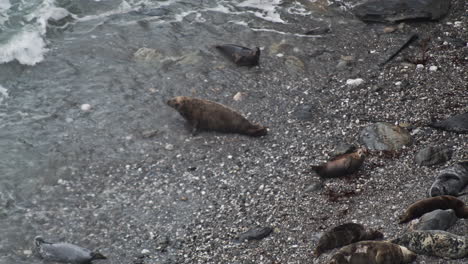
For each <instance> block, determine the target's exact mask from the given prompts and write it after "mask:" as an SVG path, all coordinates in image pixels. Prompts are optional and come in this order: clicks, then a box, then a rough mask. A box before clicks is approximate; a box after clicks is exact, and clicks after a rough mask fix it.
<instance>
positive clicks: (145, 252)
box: [141, 248, 150, 254]
mask: <svg viewBox="0 0 468 264" xmlns="http://www.w3.org/2000/svg"><path fill="white" fill-rule="evenodd" d="M149 253H150V251H149V250H148V249H146V248H145V249H143V250H142V251H141V254H149Z"/></svg>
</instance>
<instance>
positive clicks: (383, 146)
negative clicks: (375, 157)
mask: <svg viewBox="0 0 468 264" xmlns="http://www.w3.org/2000/svg"><path fill="white" fill-rule="evenodd" d="M360 140H361V142H362V143H364V144H365V145H366V147H367V148H368V149H370V150H379V151H383V150H386V151H393V150H398V149H401V148H403V146H405V145H409V144H410V143H411V140H412V139H411V135H410V134H409V133H408V131H407V130H406V129H404V128H401V127H399V126H395V125H392V124H388V123H381V122H379V123H375V124H372V125H370V126H368V127H366V128H364V130H362V132H361V134H360Z"/></svg>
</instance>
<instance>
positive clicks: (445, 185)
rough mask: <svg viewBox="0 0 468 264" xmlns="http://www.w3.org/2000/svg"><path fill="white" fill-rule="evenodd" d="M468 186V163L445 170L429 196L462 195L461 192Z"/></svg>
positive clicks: (441, 172) (433, 185)
mask: <svg viewBox="0 0 468 264" xmlns="http://www.w3.org/2000/svg"><path fill="white" fill-rule="evenodd" d="M467 184H468V161H462V162H458V163H457V164H455V165H453V166H451V167H448V168H445V169H443V170H441V171H440V172H439V175H437V178H436V180H435V182H434V183H433V184H432V186H431V188H430V189H429V196H439V195H446V194H447V195H453V196H458V195H460V191H461V190H463V188H465V186H466V185H467Z"/></svg>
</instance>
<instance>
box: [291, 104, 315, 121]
mask: <svg viewBox="0 0 468 264" xmlns="http://www.w3.org/2000/svg"><path fill="white" fill-rule="evenodd" d="M314 112H315V109H314V107H313V105H310V104H303V105H299V106H297V107H296V109H295V110H294V112H293V116H294V117H295V118H296V119H298V120H301V121H311V120H313V119H314Z"/></svg>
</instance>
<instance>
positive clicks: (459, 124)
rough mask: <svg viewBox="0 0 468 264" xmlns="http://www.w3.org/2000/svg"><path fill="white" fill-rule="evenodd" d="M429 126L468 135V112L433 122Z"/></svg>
mask: <svg viewBox="0 0 468 264" xmlns="http://www.w3.org/2000/svg"><path fill="white" fill-rule="evenodd" d="M429 126H431V127H433V128H437V129H442V130H447V131H451V132H456V133H468V112H466V113H464V114H460V115H456V116H452V117H449V118H447V119H445V120H442V121H437V122H433V123H432V124H430V125H429Z"/></svg>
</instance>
